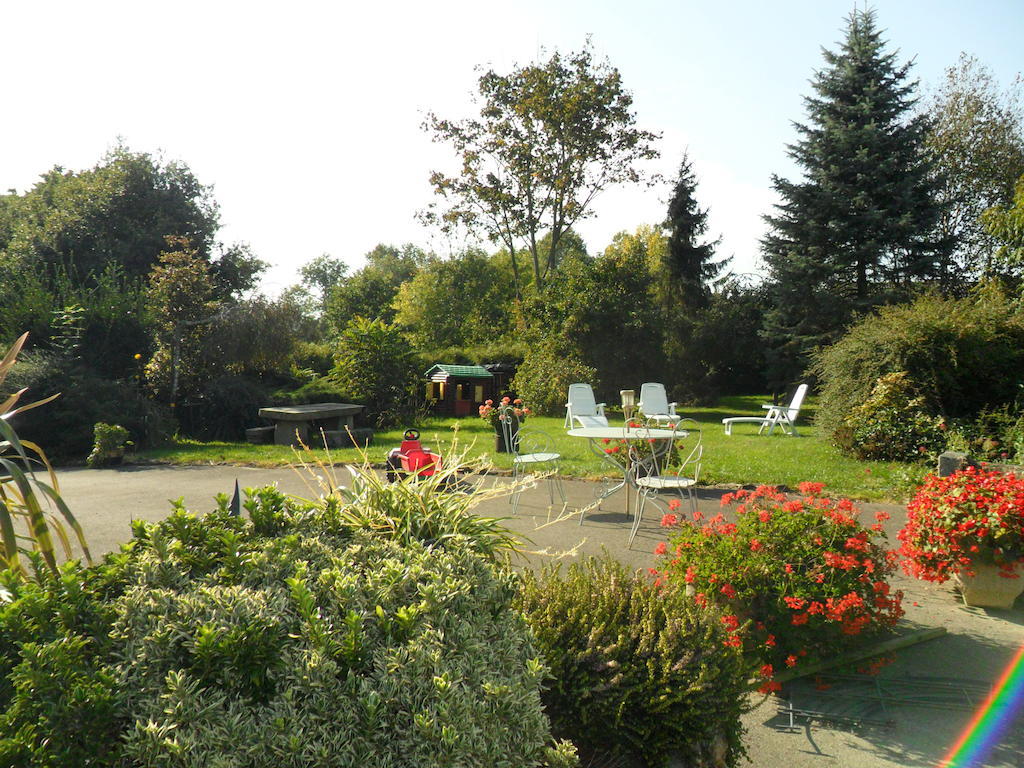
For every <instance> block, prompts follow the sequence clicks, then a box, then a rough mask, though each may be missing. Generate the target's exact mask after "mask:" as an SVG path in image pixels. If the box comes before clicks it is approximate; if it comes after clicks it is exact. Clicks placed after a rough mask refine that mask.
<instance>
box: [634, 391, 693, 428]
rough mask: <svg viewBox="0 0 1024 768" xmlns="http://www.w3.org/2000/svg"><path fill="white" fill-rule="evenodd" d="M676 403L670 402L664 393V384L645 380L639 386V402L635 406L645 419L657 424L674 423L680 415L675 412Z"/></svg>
mask: <svg viewBox="0 0 1024 768" xmlns="http://www.w3.org/2000/svg"><path fill="white" fill-rule="evenodd" d="M676 405H677V403H670V402H669V401H668V395H667V394H665V385H664V384H657V383H655V382H647V383H646V384H643V385H642V386H641V387H640V402H638V403H637V407H638V408H639V409H640V413H641V414H642V415H643V417H644V419H646V420H647V421H652V420H653V421H656V422H658V424H675V423H676V422H677V421H679V419H681V418H682V417H681V416H680V415H679V414H677V413H676Z"/></svg>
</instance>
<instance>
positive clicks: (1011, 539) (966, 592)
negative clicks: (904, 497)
mask: <svg viewBox="0 0 1024 768" xmlns="http://www.w3.org/2000/svg"><path fill="white" fill-rule="evenodd" d="M899 540H900V542H901V546H900V554H901V555H903V557H904V558H905V559H904V562H903V568H904V570H905V571H906V572H907V573H908V574H909V575H911V576H914V577H916V578H919V579H924V580H926V581H934V582H938V583H942V582H945V581H946V580H948V579H950V578H952V579H954V580H955V581H956V582H957V583H958V585H959V587H960V592H961V595H962V597H963V600H964V602H965V603H966V604H967V605H975V606H983V607H992V608H1009V607H1011V606H1012V605H1013V601H1014V600H1015V599H1016V597H1017V595H1019V594H1020V593H1021V592H1022V591H1024V579H1022V578H1021V575H1022V574H1024V477H1020V476H1017V475H1015V474H1013V473H1005V474H1004V473H1002V472H998V471H994V470H988V469H984V468H981V469H978V468H975V467H968V468H967V469H964V470H961V471H959V472H955V473H953V474H952V475H949V476H948V477H936V476H929V477H927V478H925V481H924V483H923V484H922V485H921V486H920V487H919V488H918V489H917V493H916V494H915V495H914V498H913V499H912V500H911V501H910V504H908V505H907V524H906V525H905V526H904V527H903V530H901V531H900V532H899Z"/></svg>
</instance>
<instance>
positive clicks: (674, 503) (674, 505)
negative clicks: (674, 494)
mask: <svg viewBox="0 0 1024 768" xmlns="http://www.w3.org/2000/svg"><path fill="white" fill-rule="evenodd" d="M682 505H683V502H681V501H680V500H679V499H670V500H669V502H668V508H669V509H670V510H672V511H673V512H675V511H676V510H677V509H679V507H681V506H682Z"/></svg>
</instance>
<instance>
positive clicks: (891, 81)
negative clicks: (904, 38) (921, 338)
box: [762, 10, 948, 386]
mask: <svg viewBox="0 0 1024 768" xmlns="http://www.w3.org/2000/svg"><path fill="white" fill-rule="evenodd" d="M885 45H886V44H885V41H883V40H882V37H881V32H880V31H879V30H877V29H876V27H875V15H874V12H872V11H857V10H855V11H853V13H852V14H851V15H850V16H849V17H848V19H847V28H846V39H845V40H844V41H843V43H842V44H841V46H840V50H839V52H838V53H833V52H831V51H828V50H825V49H823V51H822V52H823V55H824V58H825V62H826V65H827V66H826V67H825V68H824V69H822V70H821V71H819V72H817V73H816V74H815V77H814V79H813V80H812V87H813V89H814V91H815V94H816V95H815V96H812V97H807V98H805V100H804V101H805V104H806V107H807V113H808V123H807V124H806V125H801V124H797V125H796V129H797V131H798V133H799V135H800V139H799V140H798V141H797V142H796V143H794V144H791V145H789V156H790V157H791V158H793V159H794V160H795V161H796V162H797V163H798V164H799V165H800V167H801V168H802V169H803V172H804V180H803V181H802V182H791V181H788V180H786V179H783V178H780V177H778V176H773V178H772V183H773V186H774V187H775V190H776V191H777V192H778V194H779V197H780V198H781V200H782V201H781V202H780V203H779V204H778V205H777V206H776V209H777V213H776V215H769V216H765V220H766V221H767V223H768V224H769V226H770V230H769V233H768V234H767V235H766V237H765V238H764V239H763V240H762V250H763V254H764V258H765V261H766V262H767V264H768V267H769V270H770V276H771V281H772V285H773V304H774V307H773V309H772V310H771V311H770V312H769V314H768V316H767V317H766V320H765V336H766V337H767V340H768V342H769V346H770V355H769V367H770V369H771V370H770V371H769V378H770V380H772V381H773V382H774V383H775V384H776V386H780V385H781V386H784V385H785V384H787V383H789V382H792V381H793V380H794V379H795V378H797V377H799V376H800V375H801V372H802V371H803V369H804V367H805V365H806V362H807V356H808V353H809V352H810V351H811V350H813V349H814V348H815V347H817V346H819V345H822V344H827V343H830V342H832V341H834V340H835V339H836V338H838V336H839V335H840V334H841V333H842V330H843V328H844V327H845V326H846V325H847V323H848V322H849V321H850V320H851V319H852V318H853V317H854V315H855V314H856V313H857V312H862V311H866V310H868V309H870V308H871V307H872V306H875V305H877V304H879V303H884V302H886V301H890V300H892V299H893V298H894V296H897V295H899V293H900V292H901V291H902V290H904V289H905V288H906V287H907V284H908V283H910V282H912V281H914V280H916V279H920V278H926V277H928V276H930V275H931V274H933V273H934V270H935V265H936V262H937V260H938V259H939V257H940V256H941V252H942V250H943V247H942V246H941V245H939V244H937V243H935V242H932V241H930V240H929V233H930V232H932V231H933V228H934V225H935V222H936V219H937V217H938V206H937V204H936V203H935V200H934V195H933V188H932V184H933V183H934V181H933V180H932V179H931V178H930V174H929V171H930V166H929V161H928V159H927V157H926V155H925V153H924V151H923V140H924V134H925V130H926V128H927V125H926V122H925V119H924V118H923V117H922V116H920V115H917V116H914V115H913V114H912V109H913V106H914V104H915V101H916V99H915V98H914V95H913V94H914V90H915V88H916V86H917V82H916V81H910V80H908V73H909V70H910V66H911V65H910V64H909V63H907V64H904V65H902V66H899V65H897V63H896V54H895V53H887V52H885V50H884V48H885ZM946 247H947V248H948V246H946Z"/></svg>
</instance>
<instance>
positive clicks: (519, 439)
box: [501, 408, 565, 514]
mask: <svg viewBox="0 0 1024 768" xmlns="http://www.w3.org/2000/svg"><path fill="white" fill-rule="evenodd" d="M501 431H502V434H503V435H504V436H505V444H506V445H507V446H508V447H509V452H510V453H511V454H512V485H513V487H514V490H513V492H512V495H511V496H510V497H509V503H511V504H512V513H513V514H515V513H516V512H517V511H518V509H519V494H520V493H522V491H523V485H522V483H521V482H520V478H521V477H523V476H524V475H527V474H531V473H532V472H541V473H542V475H546V476H547V478H548V496H549V497H550V499H551V504H552V505H554V503H555V487H556V486H557V487H558V495H559V496H560V497H561V499H562V504H563V505H564V504H565V488H564V487H563V486H562V478H560V477H559V476H558V461H559V459H561V458H562V455H561V454H560V453H558V452H557V451H556V450H555V441H554V440H552V439H551V436H550V435H548V434H546V433H545V432H541V431H540V430H539V429H533V428H527V427H522V426H521V425H520V423H519V419H518V418H516V416H515V415H514V414H513V412H512V409H511V408H507V409H506V418H504V419H502V421H501ZM544 470H547V471H544Z"/></svg>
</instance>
